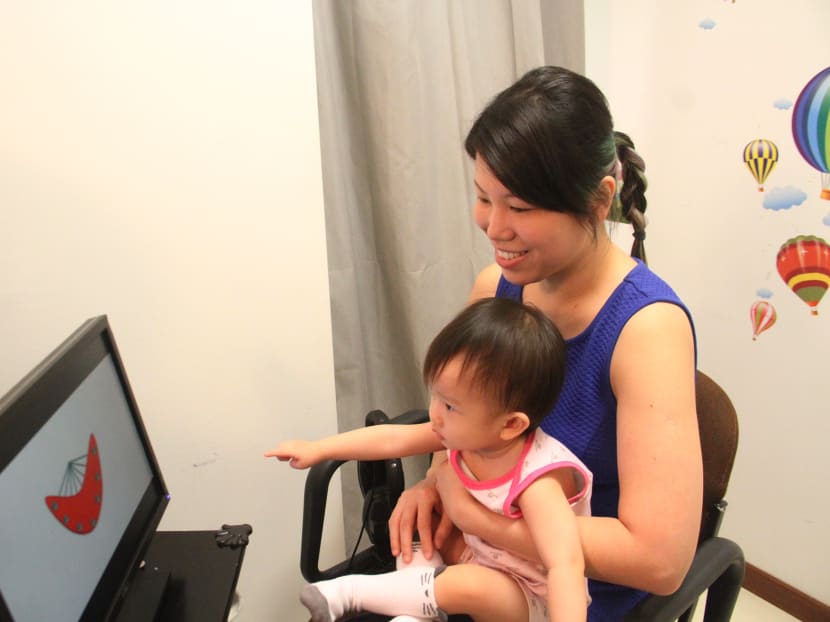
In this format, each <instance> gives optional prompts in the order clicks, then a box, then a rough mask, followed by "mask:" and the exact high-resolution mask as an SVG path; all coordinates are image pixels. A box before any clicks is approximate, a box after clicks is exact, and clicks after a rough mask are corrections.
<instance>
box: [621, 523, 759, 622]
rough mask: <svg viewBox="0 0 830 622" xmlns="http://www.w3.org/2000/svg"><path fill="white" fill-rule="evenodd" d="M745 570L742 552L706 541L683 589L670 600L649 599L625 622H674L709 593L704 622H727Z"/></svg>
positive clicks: (721, 540) (719, 541)
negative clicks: (705, 593)
mask: <svg viewBox="0 0 830 622" xmlns="http://www.w3.org/2000/svg"><path fill="white" fill-rule="evenodd" d="M744 570H745V561H744V554H743V551H742V550H741V548H740V547H739V546H738V545H737V544H736V543H735V542H733V541H731V540H728V539H726V538H719V537H714V538H710V539H708V540H705V541H704V542H703V543H702V544H701V545H700V546H699V547H698V549H697V552H696V553H695V558H694V560H693V561H692V566H691V568H689V572H688V573H686V578H685V579H684V580H683V583H682V584H681V585H680V588H678V590H677V591H676V592H675V593H674V594H670V595H669V596H656V595H651V596H647V597H646V598H645V599H644V600H642V601H641V602H640V603H639V604H638V605H637V606H636V607H634V609H632V610H631V611H630V612H629V613H628V614H627V615H626V616H625V618H624V622H646V621H649V622H672V621H674V620H677V619H678V618H679V617H680V616H681V615H683V613H684V612H685V611H686V610H688V609H689V608H690V607H692V606H693V605H694V604H695V603H696V602H697V600H698V599H699V598H700V597H701V596H702V595H703V593H704V592H705V591H706V590H709V593H708V595H707V598H706V610H705V613H704V618H703V619H704V621H705V622H726V621H728V620H729V618H730V617H731V615H732V610H733V609H734V607H735V602H736V601H737V599H738V594H739V592H740V589H741V584H742V583H743V578H744Z"/></svg>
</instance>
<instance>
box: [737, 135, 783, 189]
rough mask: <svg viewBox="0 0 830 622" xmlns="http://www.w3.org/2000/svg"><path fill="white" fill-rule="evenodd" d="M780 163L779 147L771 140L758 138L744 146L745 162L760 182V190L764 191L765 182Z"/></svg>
mask: <svg viewBox="0 0 830 622" xmlns="http://www.w3.org/2000/svg"><path fill="white" fill-rule="evenodd" d="M777 163H778V147H777V146H776V145H775V143H774V142H772V141H771V140H767V139H766V138H758V139H756V140H751V141H749V142H748V143H747V145H746V147H744V164H746V167H747V168H748V169H749V172H750V173H752V176H753V177H754V178H755V181H756V182H757V183H758V192H763V191H764V182H765V181H766V180H767V177H769V174H770V173H772V169H774V168H775V165H776V164H777Z"/></svg>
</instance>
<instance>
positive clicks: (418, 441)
mask: <svg viewBox="0 0 830 622" xmlns="http://www.w3.org/2000/svg"><path fill="white" fill-rule="evenodd" d="M441 447H442V445H441V442H440V441H439V440H438V437H437V436H435V434H434V433H433V431H432V426H431V425H430V424H429V423H419V424H415V425H400V424H384V425H372V426H367V427H365V428H358V429H357V430H350V431H349V432H343V433H342V434H336V435H334V436H329V437H326V438H323V439H320V440H318V441H301V440H292V441H283V442H282V443H280V444H279V445H277V447H276V448H274V449H272V450H270V451H266V452H265V457H266V458H277V459H278V460H281V461H283V462H284V461H288V463H289V464H290V465H291V466H292V467H294V468H295V469H307V468H308V467H310V466H314V465H315V464H317V463H318V462H322V461H323V460H386V459H389V458H402V457H405V456H415V455H418V454H423V453H429V452H433V451H437V450H438V449H440V448H441Z"/></svg>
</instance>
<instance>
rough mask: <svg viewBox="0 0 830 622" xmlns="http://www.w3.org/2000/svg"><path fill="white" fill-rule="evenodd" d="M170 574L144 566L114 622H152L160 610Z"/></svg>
mask: <svg viewBox="0 0 830 622" xmlns="http://www.w3.org/2000/svg"><path fill="white" fill-rule="evenodd" d="M169 583H170V572H169V571H167V570H162V569H160V568H158V567H157V566H153V567H151V566H149V565H147V564H144V565H143V566H142V567H141V568H139V569H138V571H137V572H136V573H135V577H133V580H132V582H131V583H130V585H129V588H128V589H127V593H126V595H125V596H124V599H123V600H122V601H121V608H120V609H119V611H118V615H117V617H116V618H115V622H153V621H154V620H155V619H156V617H157V616H158V613H159V611H160V609H161V604H162V601H163V600H164V593H165V591H166V590H167V586H168V585H169Z"/></svg>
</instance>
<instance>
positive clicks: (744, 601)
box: [693, 590, 798, 622]
mask: <svg viewBox="0 0 830 622" xmlns="http://www.w3.org/2000/svg"><path fill="white" fill-rule="evenodd" d="M702 619H703V603H701V604H700V606H699V607H698V608H697V610H696V611H695V616H694V620H693V622H699V621H700V620H702ZM732 622H798V620H797V618H794V617H793V616H791V615H790V614H788V613H785V612H783V611H781V610H780V609H778V608H776V607H773V606H772V605H770V604H769V603H768V602H767V601H765V600H763V599H761V598H758V597H757V596H756V595H755V594H753V593H752V592H748V591H746V590H741V595H740V596H738V603H737V604H736V605H735V611H734V612H733V613H732Z"/></svg>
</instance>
